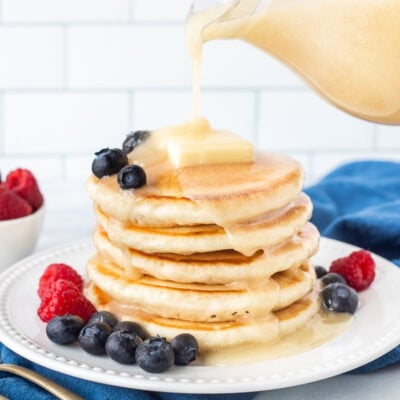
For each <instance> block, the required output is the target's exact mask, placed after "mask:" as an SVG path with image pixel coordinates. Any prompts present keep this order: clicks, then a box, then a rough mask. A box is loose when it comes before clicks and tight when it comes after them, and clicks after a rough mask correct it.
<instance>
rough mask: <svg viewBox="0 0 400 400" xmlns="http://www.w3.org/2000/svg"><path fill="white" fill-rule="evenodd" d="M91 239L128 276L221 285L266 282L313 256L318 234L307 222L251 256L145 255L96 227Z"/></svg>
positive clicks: (232, 253) (228, 252) (221, 253)
mask: <svg viewBox="0 0 400 400" xmlns="http://www.w3.org/2000/svg"><path fill="white" fill-rule="evenodd" d="M93 240H94V244H95V246H96V248H97V251H98V253H99V254H100V255H101V257H104V258H105V259H108V260H110V261H111V262H112V263H114V264H117V265H119V266H121V267H122V268H124V269H125V272H126V273H127V274H128V275H130V276H134V275H135V274H137V273H139V274H146V275H151V276H154V277H156V278H158V279H163V280H169V281H174V282H182V283H193V282H197V283H205V284H225V283H230V282H236V281H243V280H257V279H266V278H268V277H269V276H271V275H272V274H274V273H276V272H279V271H283V270H286V269H289V268H293V267H296V266H298V265H300V264H301V263H303V262H305V261H306V260H307V259H308V258H310V257H311V256H313V255H314V254H315V253H316V251H317V248H318V242H319V233H318V231H317V229H316V228H315V227H314V225H312V224H311V223H308V224H307V225H306V226H305V227H304V228H303V229H302V230H301V231H300V232H299V233H298V234H297V235H295V236H294V237H292V238H290V239H288V240H287V241H285V242H284V243H282V244H280V245H277V246H274V247H272V248H269V249H266V250H264V251H258V252H257V253H255V254H254V255H253V256H251V257H245V256H243V255H242V254H241V253H238V252H236V251H234V250H222V251H219V252H208V253H195V254H192V255H187V256H182V255H178V254H173V253H155V254H148V253H143V252H140V251H139V250H135V249H133V248H129V247H127V246H124V245H118V244H116V243H113V242H111V241H110V239H109V238H108V236H107V233H106V232H105V231H103V230H102V229H101V228H99V227H98V228H97V229H96V230H95V233H94V235H93Z"/></svg>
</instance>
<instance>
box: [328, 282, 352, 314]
mask: <svg viewBox="0 0 400 400" xmlns="http://www.w3.org/2000/svg"><path fill="white" fill-rule="evenodd" d="M321 295H322V304H323V305H324V306H325V308H326V309H327V310H329V311H335V312H338V313H350V314H354V313H355V312H356V310H357V306H358V295H357V292H356V291H355V290H354V289H353V288H351V287H350V286H347V285H344V284H343V283H331V284H330V285H328V286H326V287H325V288H324V289H323V290H322V294H321Z"/></svg>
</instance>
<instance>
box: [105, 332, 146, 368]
mask: <svg viewBox="0 0 400 400" xmlns="http://www.w3.org/2000/svg"><path fill="white" fill-rule="evenodd" d="M140 343H142V339H140V337H139V336H138V335H136V333H134V332H123V331H115V332H113V333H112V334H111V335H110V336H109V337H108V339H107V342H106V352H107V354H108V355H109V356H110V357H111V358H112V359H113V360H114V361H116V362H118V363H120V364H134V363H135V352H136V348H137V346H138V345H139V344H140Z"/></svg>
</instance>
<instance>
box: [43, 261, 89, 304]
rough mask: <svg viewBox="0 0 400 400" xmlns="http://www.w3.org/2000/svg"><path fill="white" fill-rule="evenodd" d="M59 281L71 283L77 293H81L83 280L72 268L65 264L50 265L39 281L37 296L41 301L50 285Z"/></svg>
mask: <svg viewBox="0 0 400 400" xmlns="http://www.w3.org/2000/svg"><path fill="white" fill-rule="evenodd" d="M59 279H64V280H66V281H69V282H72V283H73V284H74V285H75V286H76V287H77V288H78V290H79V292H82V289H83V279H82V277H81V276H80V275H79V274H78V273H77V272H76V271H75V270H74V269H73V268H72V267H70V266H69V265H67V264H50V265H49V266H48V267H47V268H46V269H45V271H44V272H43V275H42V276H41V277H40V280H39V289H38V294H39V297H40V298H41V299H42V300H43V297H44V295H45V292H46V291H47V290H49V289H50V286H51V284H52V283H53V282H55V281H57V280H59Z"/></svg>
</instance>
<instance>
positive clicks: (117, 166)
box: [92, 148, 128, 179]
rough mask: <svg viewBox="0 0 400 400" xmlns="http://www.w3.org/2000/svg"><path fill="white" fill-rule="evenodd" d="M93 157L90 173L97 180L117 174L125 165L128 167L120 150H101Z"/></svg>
mask: <svg viewBox="0 0 400 400" xmlns="http://www.w3.org/2000/svg"><path fill="white" fill-rule="evenodd" d="M95 155H96V158H95V159H94V160H93V163H92V172H93V174H94V175H95V176H97V178H99V179H100V178H103V176H110V175H114V174H117V173H118V172H119V171H120V170H121V169H122V168H123V167H125V165H128V157H127V156H126V154H124V153H123V152H122V150H120V149H109V148H106V149H101V150H100V151H98V152H97V153H95Z"/></svg>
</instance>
